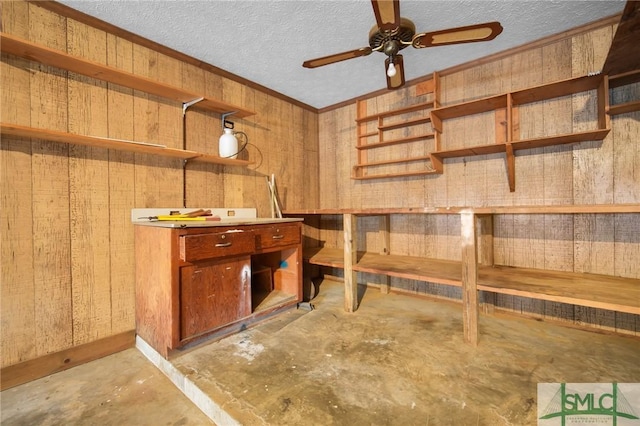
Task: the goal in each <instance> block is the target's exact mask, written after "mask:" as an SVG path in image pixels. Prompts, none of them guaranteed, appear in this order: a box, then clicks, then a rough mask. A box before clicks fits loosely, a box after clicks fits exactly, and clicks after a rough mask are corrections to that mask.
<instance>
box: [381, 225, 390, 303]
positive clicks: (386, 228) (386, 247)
mask: <svg viewBox="0 0 640 426" xmlns="http://www.w3.org/2000/svg"><path fill="white" fill-rule="evenodd" d="M380 219H381V223H380V230H379V235H380V243H381V245H382V247H381V250H380V254H383V255H385V256H388V255H389V252H390V250H391V237H390V233H391V225H390V223H389V222H390V220H391V217H390V216H389V215H388V214H384V215H382V216H380ZM390 288H391V277H389V276H388V275H385V276H383V277H382V282H381V283H380V292H381V293H384V294H389V289H390Z"/></svg>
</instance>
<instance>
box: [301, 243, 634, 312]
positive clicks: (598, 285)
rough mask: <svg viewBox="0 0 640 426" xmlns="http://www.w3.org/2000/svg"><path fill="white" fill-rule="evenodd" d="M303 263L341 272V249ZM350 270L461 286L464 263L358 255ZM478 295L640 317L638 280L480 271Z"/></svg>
mask: <svg viewBox="0 0 640 426" xmlns="http://www.w3.org/2000/svg"><path fill="white" fill-rule="evenodd" d="M304 259H305V260H306V261H308V262H309V263H311V264H314V265H320V266H329V267H333V268H344V253H343V250H342V249H334V248H306V249H305V251H304ZM353 269H354V270H356V271H359V272H371V273H376V274H382V275H388V276H392V277H399V278H407V279H413V280H418V281H425V282H431V283H436V284H445V285H452V286H457V287H460V286H462V264H461V262H458V261H452V260H439V259H427V258H422V257H411V256H397V255H380V254H374V253H362V252H359V253H358V262H357V264H356V265H355V266H354V268H353ZM478 290H484V291H490V292H494V293H500V294H508V295H513V296H522V297H529V298H532V299H540V300H548V301H553V302H561V303H568V304H572V305H580V306H587V307H592V308H600V309H608V310H612V311H617V312H625V313H630V314H637V315H640V279H632V278H621V277H614V276H609V275H599V274H586V273H575V272H561V271H549V270H544V269H530V268H516V267H509V266H480V267H479V268H478Z"/></svg>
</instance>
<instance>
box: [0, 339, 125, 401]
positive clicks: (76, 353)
mask: <svg viewBox="0 0 640 426" xmlns="http://www.w3.org/2000/svg"><path fill="white" fill-rule="evenodd" d="M135 342H136V332H135V330H130V331H126V332H124V333H120V334H116V335H114V336H109V337H105V338H103V339H100V340H96V341H95V342H90V343H85V344H83V345H79V346H75V347H73V348H69V349H65V350H63V351H60V352H55V353H52V354H48V355H45V356H42V357H39V358H35V359H30V360H29V361H24V362H21V363H18V364H14V365H9V366H7V367H4V368H2V370H0V391H3V390H5V389H9V388H12V387H14V386H18V385H21V384H24V383H27V382H30V381H33V380H36V379H40V378H42V377H46V376H49V375H51V374H54V373H58V372H60V371H64V370H68V369H69V368H72V367H75V366H78V365H80V364H84V363H87V362H89V361H94V360H96V359H99V358H102V357H105V356H107V355H111V354H114V353H116V352H120V351H123V350H125V349H129V348H132V347H134V346H135Z"/></svg>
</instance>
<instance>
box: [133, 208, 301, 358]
mask: <svg viewBox="0 0 640 426" xmlns="http://www.w3.org/2000/svg"><path fill="white" fill-rule="evenodd" d="M275 221H276V222H277V223H265V224H246V225H243V224H240V225H236V226H221V225H220V226H210V227H181V226H180V224H179V223H174V224H166V225H164V224H163V225H159V224H156V225H152V224H149V223H147V224H138V225H136V227H135V253H136V332H137V334H138V336H139V337H141V338H142V339H143V340H145V341H146V342H147V343H148V344H149V345H151V346H152V347H153V348H154V349H155V350H157V351H158V352H159V353H160V354H161V355H162V356H164V357H167V358H168V357H169V356H170V354H171V353H173V352H174V350H177V349H179V348H181V347H184V346H185V345H187V344H189V343H192V342H199V341H201V340H203V339H204V338H206V337H210V336H222V335H226V334H229V333H233V332H235V331H239V330H241V329H244V328H246V327H247V326H249V325H251V324H252V323H255V322H257V321H259V320H260V319H261V318H264V317H266V316H267V315H270V314H273V313H274V312H278V311H281V310H285V309H289V308H291V307H293V306H296V304H297V303H298V302H300V301H301V300H302V244H301V242H302V238H301V219H279V220H278V219H275Z"/></svg>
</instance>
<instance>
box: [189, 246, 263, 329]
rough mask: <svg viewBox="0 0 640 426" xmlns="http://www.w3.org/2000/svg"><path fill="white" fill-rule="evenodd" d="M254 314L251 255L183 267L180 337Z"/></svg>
mask: <svg viewBox="0 0 640 426" xmlns="http://www.w3.org/2000/svg"><path fill="white" fill-rule="evenodd" d="M250 314H251V258H250V257H249V256H243V257H240V258H233V259H224V260H213V261H206V262H199V263H196V264H193V265H187V266H184V267H182V268H180V339H181V340H184V339H188V338H190V337H193V336H196V335H198V334H200V333H204V332H206V331H208V330H212V329H214V328H217V327H221V326H223V325H226V324H229V323H231V322H234V321H236V320H239V319H241V318H244V317H247V316H249V315H250Z"/></svg>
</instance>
